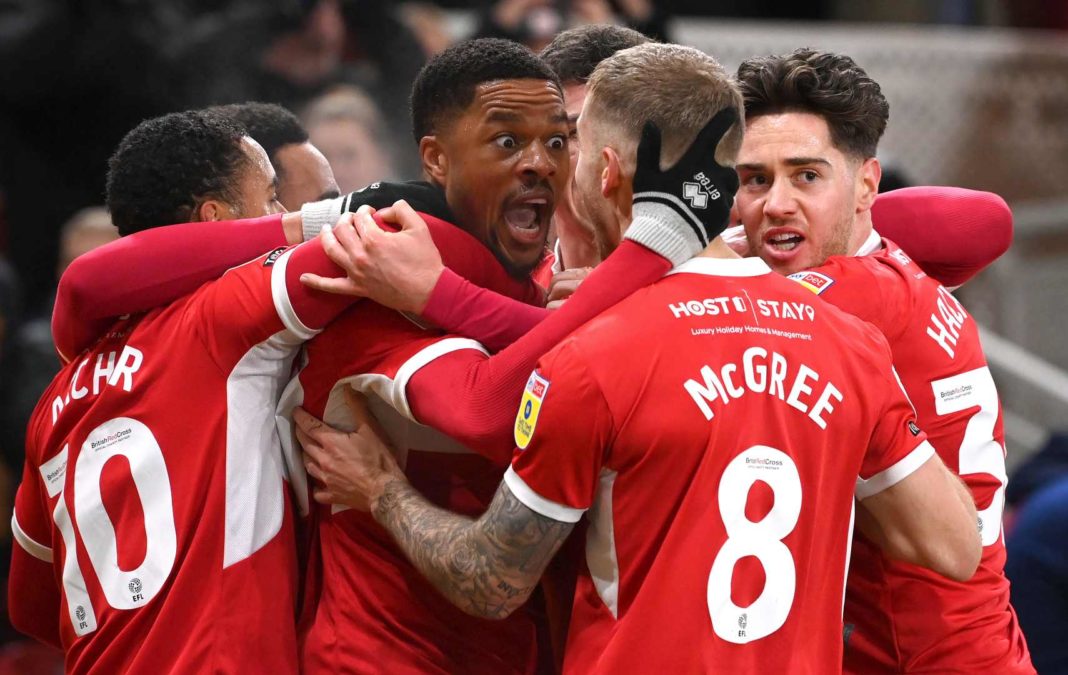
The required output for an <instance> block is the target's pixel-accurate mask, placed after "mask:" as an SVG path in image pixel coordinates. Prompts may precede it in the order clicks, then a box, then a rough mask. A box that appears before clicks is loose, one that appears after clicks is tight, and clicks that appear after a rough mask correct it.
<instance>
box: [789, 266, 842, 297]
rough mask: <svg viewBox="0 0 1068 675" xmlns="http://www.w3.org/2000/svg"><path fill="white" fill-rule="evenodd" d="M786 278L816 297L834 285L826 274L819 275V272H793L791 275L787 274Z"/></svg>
mask: <svg viewBox="0 0 1068 675" xmlns="http://www.w3.org/2000/svg"><path fill="white" fill-rule="evenodd" d="M786 276H787V278H789V279H793V280H794V281H796V282H797V283H799V284H801V285H802V286H804V287H805V288H807V289H808V290H810V291H812V292H813V293H815V294H816V295H819V294H820V293H822V292H824V291H825V290H827V289H828V288H830V287H831V284H833V283H834V279H832V278H830V277H829V276H827V275H826V274H820V273H819V272H810V271H805V272H794V273H793V274H787V275H786Z"/></svg>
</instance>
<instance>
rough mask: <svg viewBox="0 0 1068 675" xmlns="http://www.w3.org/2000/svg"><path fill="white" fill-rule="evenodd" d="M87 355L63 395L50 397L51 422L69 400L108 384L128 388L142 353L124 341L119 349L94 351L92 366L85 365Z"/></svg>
mask: <svg viewBox="0 0 1068 675" xmlns="http://www.w3.org/2000/svg"><path fill="white" fill-rule="evenodd" d="M90 359H92V357H91V356H90V357H89V358H87V359H85V360H83V361H82V362H81V363H79V364H78V368H77V370H75V371H74V377H72V378H70V389H69V391H67V394H66V395H65V396H57V397H56V398H55V399H54V400H53V401H52V424H53V425H54V424H55V423H56V420H58V419H59V415H60V413H62V412H63V409H64V408H65V407H66V406H67V404H68V403H70V402H71V401H77V400H78V399H82V398H85V397H86V396H96V395H97V394H99V393H100V392H101V390H102V389H103V388H104V387H105V386H107V387H122V389H123V391H130V390H132V389H133V385H134V374H135V373H136V372H137V371H138V370H139V369H140V368H141V364H142V363H144V360H145V355H144V354H143V353H142V352H141V350H140V349H136V348H134V347H131V346H130V345H125V346H124V347H123V348H122V351H121V352H117V351H111V352H107V353H106V354H105V353H100V354H96V359H95V363H94V365H93V367H92V368H87V366H88V365H89V361H90Z"/></svg>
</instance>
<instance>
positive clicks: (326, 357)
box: [281, 216, 541, 674]
mask: <svg viewBox="0 0 1068 675" xmlns="http://www.w3.org/2000/svg"><path fill="white" fill-rule="evenodd" d="M425 218H426V220H427V222H428V225H429V226H430V228H431V234H432V235H433V237H434V241H435V243H436V244H437V246H438V249H439V250H440V251H441V253H442V258H443V261H444V262H445V264H446V265H448V266H449V268H450V269H452V270H453V271H455V272H457V273H459V274H460V275H462V276H464V277H466V278H467V279H468V280H470V281H471V282H472V283H475V284H477V285H479V286H483V287H485V288H489V289H492V290H495V291H497V292H500V293H503V294H505V295H509V296H511V297H513V298H517V299H526V300H528V301H534V300H535V299H537V298H539V297H540V295H541V292H540V290H539V289H538V288H537V287H536V286H535V285H534V284H532V283H531V282H530V281H529V280H527V281H524V282H520V281H517V280H515V279H512V278H511V277H509V276H508V275H507V273H506V272H505V271H504V269H503V268H502V267H501V266H500V264H499V263H498V262H497V261H496V260H495V259H494V257H493V255H492V254H491V253H490V252H489V250H487V249H486V248H485V247H484V246H482V245H481V244H480V243H479V242H478V241H477V240H475V239H474V238H473V237H471V236H470V235H468V234H467V233H465V232H463V231H462V230H460V229H459V228H457V227H455V226H452V225H450V224H448V223H444V222H442V221H439V220H437V219H435V218H432V217H429V216H425ZM461 349H476V350H481V345H479V344H478V343H477V342H475V341H473V340H469V339H466V338H459V337H454V336H449V335H446V334H444V333H443V332H442V331H440V330H437V329H435V328H433V327H430V326H427V325H424V324H423V323H422V322H420V321H418V320H416V319H413V318H412V317H409V316H407V315H404V314H401V313H399V312H396V311H394V310H390V309H387V308H385V307H382V306H381V305H377V304H374V303H371V302H369V301H364V302H361V303H359V304H357V305H355V306H354V307H352V308H351V309H350V310H348V311H347V312H346V313H345V314H343V315H342V316H341V317H339V318H338V319H337V320H336V321H335V322H334V323H332V324H331V325H330V326H329V327H328V328H327V330H325V331H324V332H323V333H322V334H321V335H319V336H318V337H317V338H316V339H314V340H312V341H311V342H309V343H308V345H307V365H306V366H305V367H304V368H303V369H302V370H301V372H300V374H299V376H298V378H297V379H295V380H294V381H293V383H291V385H290V387H289V389H288V390H287V392H286V394H285V395H284V396H283V401H282V403H281V409H282V411H283V412H288V411H290V410H292V407H293V406H295V405H302V406H303V407H304V408H306V409H307V410H308V411H309V412H310V413H311V414H313V415H316V416H319V417H321V418H323V419H324V420H325V421H326V422H327V423H329V424H331V425H334V426H336V427H340V428H349V429H351V428H352V418H351V417H350V413H349V412H348V410H347V408H346V405H345V400H344V396H343V389H344V388H345V387H349V386H352V387H354V388H356V389H358V390H359V391H361V392H364V393H366V394H367V395H368V397H369V399H370V405H371V410H372V412H374V413H375V415H376V417H377V418H378V419H379V420H380V421H381V422H382V423H383V425H384V427H385V429H386V430H387V432H388V433H389V437H390V438H389V440H390V441H391V442H392V443H393V445H394V447H395V448H397V450H398V452H399V456H398V460H399V462H400V464H401V466H402V467H403V468H404V470H405V473H406V474H407V476H408V478H409V480H410V481H411V482H412V484H413V485H414V486H415V487H416V488H417V489H418V490H419V491H420V492H422V493H423V494H424V495H425V496H426V497H427V498H428V499H430V500H431V501H432V502H434V503H435V504H438V505H440V506H442V507H444V508H447V509H450V510H453V511H458V512H460V513H465V514H468V515H471V516H477V515H480V514H481V513H482V512H483V511H484V510H485V508H486V506H487V505H488V504H489V501H490V500H491V498H492V496H493V494H494V492H495V490H496V488H497V486H498V485H499V483H500V479H501V474H502V473H503V471H504V468H505V467H504V466H503V465H502V464H500V463H494V462H491V461H490V460H488V459H486V458H484V457H482V456H480V455H478V454H474V453H473V452H472V451H471V450H469V449H467V448H466V447H464V446H462V445H461V444H460V443H458V442H456V441H455V440H453V439H451V438H449V437H447V436H445V435H444V434H441V433H439V432H437V431H435V430H433V429H431V428H429V427H426V426H423V425H420V424H418V423H417V422H415V420H414V418H413V416H412V413H411V410H410V407H409V403H408V400H407V397H406V394H405V385H406V383H407V381H408V379H409V378H410V377H411V376H412V374H413V373H415V372H416V371H417V370H419V369H420V368H422V367H424V366H425V365H427V364H428V363H430V362H432V361H433V360H434V359H437V358H439V357H441V356H443V355H445V354H448V353H450V352H453V351H455V350H461ZM315 508H316V509H317V511H316V514H315V515H316V517H317V518H318V519H319V525H318V535H319V544H320V545H319V554H318V557H317V558H315V559H313V562H312V570H311V571H310V572H309V578H312V579H319V580H321V581H320V582H319V583H318V584H317V585H318V586H319V588H317V589H314V590H313V589H309V591H308V595H309V596H310V597H311V600H312V606H310V607H308V608H307V609H306V611H305V617H304V619H303V620H302V621H306V624H307V625H306V627H305V629H303V630H302V645H301V659H302V668H303V669H304V671H305V672H308V673H372V672H382V673H391V674H393V673H443V674H445V673H448V674H452V673H487V674H490V673H493V674H500V673H526V672H531V671H532V668H533V664H534V654H535V649H536V646H535V629H534V623H533V621H532V619H531V617H530V616H528V615H527V614H525V613H524V612H523V611H520V612H517V613H516V614H514V615H513V616H512V617H510V618H509V619H506V620H504V621H488V620H482V619H476V618H474V617H471V616H469V615H467V614H464V613H463V612H462V611H460V610H459V609H457V608H456V607H454V606H453V605H452V604H451V603H449V601H448V600H446V599H445V598H444V597H442V596H441V595H440V594H439V593H438V592H437V591H436V590H434V588H433V586H431V585H430V584H429V583H428V582H427V581H425V580H424V579H423V578H422V576H421V575H420V574H419V572H418V571H417V570H416V569H415V568H414V567H413V566H412V565H411V563H409V562H408V560H407V559H406V558H405V556H404V554H403V553H402V552H401V551H400V549H398V548H397V547H396V545H395V544H394V542H393V540H392V538H391V537H390V535H389V534H388V533H387V532H386V531H385V530H384V529H382V528H381V527H380V526H379V525H378V524H377V523H375V522H374V519H373V518H372V517H371V516H370V515H369V514H366V513H360V512H357V511H353V510H337V509H331V508H328V507H323V506H316V507H315ZM316 598H317V604H315V600H316Z"/></svg>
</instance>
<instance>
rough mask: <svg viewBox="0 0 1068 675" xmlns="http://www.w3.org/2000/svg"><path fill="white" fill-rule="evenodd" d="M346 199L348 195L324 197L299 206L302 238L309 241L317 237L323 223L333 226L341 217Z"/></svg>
mask: <svg viewBox="0 0 1068 675" xmlns="http://www.w3.org/2000/svg"><path fill="white" fill-rule="evenodd" d="M347 199H348V197H338V198H337V199H325V200H323V201H321V202H309V203H307V204H305V205H304V206H301V207H300V221H301V222H300V224H301V231H302V234H303V240H304V241H310V240H312V239H315V238H316V237H318V236H319V232H321V231H322V229H323V226H324V225H330V226H331V227H333V226H334V225H335V224H336V223H337V221H338V219H340V218H341V214H342V213H343V212H344V208H343V207H344V205H345V201H346V200H347ZM283 222H284V221H283Z"/></svg>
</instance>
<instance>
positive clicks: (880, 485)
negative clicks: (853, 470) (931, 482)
mask: <svg viewBox="0 0 1068 675" xmlns="http://www.w3.org/2000/svg"><path fill="white" fill-rule="evenodd" d="M934 454H935V450H934V447H933V446H932V445H931V444H930V443H928V442H927V441H924V442H923V443H920V444H919V445H917V446H916V447H915V448H914V449H913V450H912V452H910V453H909V454H907V455H905V456H904V457H902V458H901V459H899V460H898V461H897V464H894V465H893V466H891V467H890V468H888V469H884V470H883V471H880V472H879V473H877V474H875V475H874V476H872V477H871V478H869V479H867V480H864V479H863V478H861V477H860V476H857V487H856V490H855V494H856V495H857V499H861V500H863V499H867V498H868V497H871V496H872V495H876V494H879V493H880V492H882V491H883V490H885V489H887V488H889V487H893V486H894V485H897V484H898V483H900V482H901V481H903V480H904V479H906V478H908V477H909V476H911V475H912V473H913V472H914V471H916V470H917V469H919V468H920V467H921V466H923V465H924V463H925V462H926V461H927V460H929V459H931V458H932V457H934Z"/></svg>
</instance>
